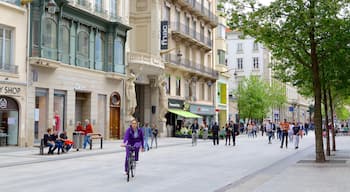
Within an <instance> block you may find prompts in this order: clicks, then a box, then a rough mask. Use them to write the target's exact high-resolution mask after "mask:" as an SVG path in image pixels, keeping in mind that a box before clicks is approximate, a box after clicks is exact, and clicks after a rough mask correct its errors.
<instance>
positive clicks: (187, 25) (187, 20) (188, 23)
mask: <svg viewBox="0 0 350 192" xmlns="http://www.w3.org/2000/svg"><path fill="white" fill-rule="evenodd" d="M185 26H186V34H190V18H189V17H186V24H185Z"/></svg>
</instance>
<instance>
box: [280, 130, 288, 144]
mask: <svg viewBox="0 0 350 192" xmlns="http://www.w3.org/2000/svg"><path fill="white" fill-rule="evenodd" d="M284 138H286V148H287V147H288V132H287V131H283V132H282V143H281V148H282V147H283V142H284Z"/></svg>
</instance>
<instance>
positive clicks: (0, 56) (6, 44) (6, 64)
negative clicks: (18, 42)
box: [0, 26, 17, 72]
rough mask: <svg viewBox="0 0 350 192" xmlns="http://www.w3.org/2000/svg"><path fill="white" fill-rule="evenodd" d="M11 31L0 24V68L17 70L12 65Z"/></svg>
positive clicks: (11, 70) (2, 69)
mask: <svg viewBox="0 0 350 192" xmlns="http://www.w3.org/2000/svg"><path fill="white" fill-rule="evenodd" d="M12 58H13V32H12V30H11V29H9V28H5V27H3V26H0V70H1V71H10V72H17V71H16V70H14V69H15V68H14V65H13V59H12Z"/></svg>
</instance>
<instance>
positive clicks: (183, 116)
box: [166, 99, 201, 136]
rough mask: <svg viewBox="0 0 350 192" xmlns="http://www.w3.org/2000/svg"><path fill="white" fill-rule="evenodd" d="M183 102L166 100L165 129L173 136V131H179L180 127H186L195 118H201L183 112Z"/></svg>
mask: <svg viewBox="0 0 350 192" xmlns="http://www.w3.org/2000/svg"><path fill="white" fill-rule="evenodd" d="M185 105H186V104H185V102H184V101H183V100H176V99H168V111H169V112H168V113H167V114H166V119H167V129H168V132H170V133H171V134H170V135H169V134H168V135H169V136H174V135H175V131H177V130H180V129H181V127H188V126H189V125H190V124H191V122H192V120H193V119H195V118H201V116H199V115H196V114H193V113H191V112H189V111H186V110H184V109H185V108H186V107H185Z"/></svg>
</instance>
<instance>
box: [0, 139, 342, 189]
mask: <svg viewBox="0 0 350 192" xmlns="http://www.w3.org/2000/svg"><path fill="white" fill-rule="evenodd" d="M339 138H340V139H339V140H340V142H341V141H342V140H344V138H345V137H343V138H341V137H339ZM346 139H347V140H349V139H348V138H346ZM346 142H347V143H349V142H348V141H346ZM313 143H314V136H313V133H311V134H310V135H309V136H307V137H304V138H303V139H302V140H301V144H300V147H299V149H298V150H295V149H294V146H293V145H292V144H290V143H289V148H288V149H285V148H283V149H280V147H279V146H280V143H279V142H278V141H276V140H274V141H273V143H272V144H268V142H267V138H266V137H261V136H260V137H258V138H255V139H252V138H247V137H246V136H245V135H242V136H239V137H238V138H237V145H236V146H235V147H233V146H232V145H230V146H225V143H224V142H223V140H220V145H219V146H213V144H212V142H211V141H210V140H207V141H203V140H199V142H198V145H197V146H195V147H192V145H191V140H190V139H176V138H161V139H160V140H159V147H158V148H157V149H151V150H150V151H147V152H144V153H142V154H141V155H140V161H139V162H138V163H137V170H136V177H135V178H133V179H131V181H130V182H126V176H125V175H123V166H124V158H125V153H124V151H123V149H122V148H120V147H119V145H120V141H110V142H106V143H105V145H104V149H102V150H101V149H98V148H97V147H96V148H94V149H93V150H92V151H90V150H80V151H71V152H69V153H68V154H61V155H56V154H55V155H44V156H39V155H38V149H36V148H34V149H31V150H19V151H14V150H9V149H7V151H6V149H2V151H0V161H1V162H2V163H1V164H0V191H4V192H5V191H6V192H22V191H23V192H28V191H33V192H34V191H35V192H47V191H57V190H60V191H61V190H64V191H67V190H68V191H84V192H86V191H103V192H108V191H111V192H112V191H113V192H115V191H127V192H133V191H150V192H158V191H159V192H160V191H162V192H163V191H166V192H171V191H174V192H175V191H176V192H179V191H180V192H185V191H189V192H192V191H194V192H195V191H200V192H212V191H219V192H220V191H280V190H281V188H280V187H283V188H284V189H283V191H294V188H293V186H294V184H295V183H297V184H299V185H300V186H299V187H298V188H300V187H304V188H301V189H299V190H298V191H314V190H313V189H314V188H313V187H312V185H310V184H308V183H306V184H303V181H304V182H308V179H311V180H312V181H313V182H315V183H317V182H318V183H324V182H322V180H321V181H320V180H318V181H317V178H320V179H325V182H326V181H329V178H327V175H324V177H323V176H320V177H316V176H315V175H313V174H314V172H315V171H314V172H313V170H314V169H315V167H316V166H314V164H312V163H308V162H311V161H307V160H312V159H313V158H314V157H313V155H314V144H313ZM343 156H344V155H343ZM300 160H303V161H305V162H306V163H297V162H299V161H300ZM327 167H332V166H331V165H330V166H325V167H321V168H317V167H316V169H318V170H317V173H319V174H322V170H323V171H325V172H326V173H329V174H330V175H333V176H336V173H335V171H336V170H339V169H343V170H344V169H345V170H349V165H348V164H347V166H345V167H344V166H343V167H339V165H338V168H337V169H333V168H332V169H331V170H333V171H327ZM309 168H310V169H311V171H310V170H309V171H308V172H305V173H304V174H303V173H300V172H303V171H305V170H307V169H309ZM347 172H348V173H347V176H349V171H347ZM303 175H305V177H303ZM343 176H346V174H345V175H343ZM333 178H334V177H333ZM289 179H290V181H289ZM294 180H295V181H294ZM344 182H346V181H344ZM324 185H325V186H327V185H326V184H324ZM307 187H309V188H307ZM344 187H349V184H343V185H342V187H341V188H339V187H338V188H337V187H330V188H327V189H332V191H346V190H345V188H344ZM303 189H304V190H303ZM341 189H344V190H341ZM348 189H349V188H348ZM321 191H322V190H321ZM323 191H328V190H323Z"/></svg>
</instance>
